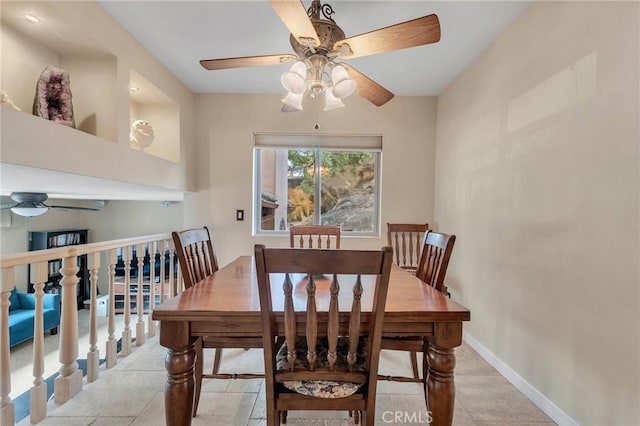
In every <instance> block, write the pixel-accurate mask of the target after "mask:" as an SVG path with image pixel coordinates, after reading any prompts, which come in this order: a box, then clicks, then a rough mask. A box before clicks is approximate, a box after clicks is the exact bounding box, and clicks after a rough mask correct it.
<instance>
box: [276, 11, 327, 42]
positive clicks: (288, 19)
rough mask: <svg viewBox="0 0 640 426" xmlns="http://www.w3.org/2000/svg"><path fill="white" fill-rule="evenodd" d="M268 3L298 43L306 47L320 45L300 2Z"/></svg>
mask: <svg viewBox="0 0 640 426" xmlns="http://www.w3.org/2000/svg"><path fill="white" fill-rule="evenodd" d="M269 3H270V4H271V7H272V8H273V10H275V12H276V13H277V14H278V16H279V17H280V19H281V20H282V22H283V23H284V25H285V26H286V27H287V29H288V30H289V32H291V34H292V35H293V36H294V37H295V39H296V40H297V41H298V43H300V44H302V45H306V46H319V45H320V39H319V38H318V34H317V33H316V29H315V28H314V27H313V24H312V23H311V20H310V19H309V16H308V15H307V10H306V9H305V7H304V5H303V4H302V2H301V1H300V0H269Z"/></svg>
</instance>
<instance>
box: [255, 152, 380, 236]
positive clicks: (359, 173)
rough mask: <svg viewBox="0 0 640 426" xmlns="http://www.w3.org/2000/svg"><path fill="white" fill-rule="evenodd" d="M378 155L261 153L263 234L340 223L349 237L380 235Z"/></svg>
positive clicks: (258, 164) (259, 184)
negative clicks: (295, 226) (303, 226)
mask: <svg viewBox="0 0 640 426" xmlns="http://www.w3.org/2000/svg"><path fill="white" fill-rule="evenodd" d="M379 157H380V153H379V152H378V151H355V150H338V149H332V150H322V149H309V148H258V149H256V171H257V172H258V173H256V178H257V182H256V186H255V187H256V188H260V203H259V204H260V205H259V209H258V210H259V217H260V221H259V223H256V225H258V226H257V227H256V228H257V230H258V232H259V233H260V232H265V233H268V232H269V231H287V230H288V228H289V226H291V225H310V224H317V225H320V224H322V225H339V226H341V228H342V231H343V232H347V233H349V232H352V233H358V234H375V233H376V232H377V229H378V212H379V207H378V195H377V194H378V193H379V191H378V187H379ZM256 213H258V212H256Z"/></svg>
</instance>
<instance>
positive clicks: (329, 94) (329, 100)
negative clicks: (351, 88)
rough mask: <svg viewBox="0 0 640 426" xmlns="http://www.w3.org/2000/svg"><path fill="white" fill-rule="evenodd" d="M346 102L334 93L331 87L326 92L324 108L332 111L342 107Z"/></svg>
mask: <svg viewBox="0 0 640 426" xmlns="http://www.w3.org/2000/svg"><path fill="white" fill-rule="evenodd" d="M344 106H345V104H344V103H343V102H342V100H341V99H340V98H337V97H335V96H334V95H333V90H332V89H329V90H326V91H325V92H324V110H325V111H331V110H332V109H337V108H342V107H344Z"/></svg>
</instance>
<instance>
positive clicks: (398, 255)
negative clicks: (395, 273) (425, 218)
mask: <svg viewBox="0 0 640 426" xmlns="http://www.w3.org/2000/svg"><path fill="white" fill-rule="evenodd" d="M428 230H429V224H428V223H387V245H389V246H390V247H393V254H394V262H395V263H396V265H398V266H400V267H401V268H402V269H406V270H407V271H410V272H415V270H416V269H417V267H418V262H419V260H420V254H421V248H422V247H421V246H422V241H423V239H424V234H425V232H427V231H428Z"/></svg>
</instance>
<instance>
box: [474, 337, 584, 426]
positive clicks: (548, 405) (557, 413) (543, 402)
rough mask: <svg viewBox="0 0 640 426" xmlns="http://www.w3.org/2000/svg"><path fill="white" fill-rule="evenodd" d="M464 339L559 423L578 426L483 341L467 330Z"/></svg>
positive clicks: (564, 425) (565, 425)
mask: <svg viewBox="0 0 640 426" xmlns="http://www.w3.org/2000/svg"><path fill="white" fill-rule="evenodd" d="M463 339H464V341H465V342H466V343H467V344H468V345H469V346H471V348H473V350H475V351H476V352H477V353H478V355H480V356H481V357H482V358H484V360H485V361H487V362H488V363H489V364H490V365H491V366H492V367H493V368H495V369H496V370H498V372H499V373H500V374H501V375H502V376H504V378H505V379H507V380H508V381H509V382H511V384H512V385H513V386H515V387H516V388H517V389H518V390H519V391H520V392H522V393H523V394H524V395H525V396H526V397H527V398H529V399H530V400H531V402H533V403H534V404H535V405H537V406H538V408H540V409H541V410H542V411H544V412H545V414H546V415H547V416H549V417H551V419H552V420H553V421H554V422H556V423H557V424H559V425H560V426H578V422H576V421H575V420H574V419H572V418H571V416H569V415H568V414H567V413H565V412H564V411H562V410H561V409H560V408H559V407H558V406H557V405H556V404H554V403H553V401H551V400H550V399H549V398H547V397H546V396H544V395H543V394H542V393H540V391H538V389H536V388H534V387H533V386H532V385H531V384H529V383H528V382H527V381H526V380H524V379H523V378H522V377H520V375H519V374H518V373H516V372H515V371H513V369H511V367H509V366H508V365H507V364H505V363H504V361H502V360H501V359H500V358H498V357H497V356H496V355H495V354H494V353H493V352H491V351H490V350H489V349H487V348H486V347H485V346H484V345H482V343H480V342H478V341H477V340H476V339H475V338H474V337H473V336H471V335H470V334H469V333H467V332H466V331H465V332H463Z"/></svg>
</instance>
